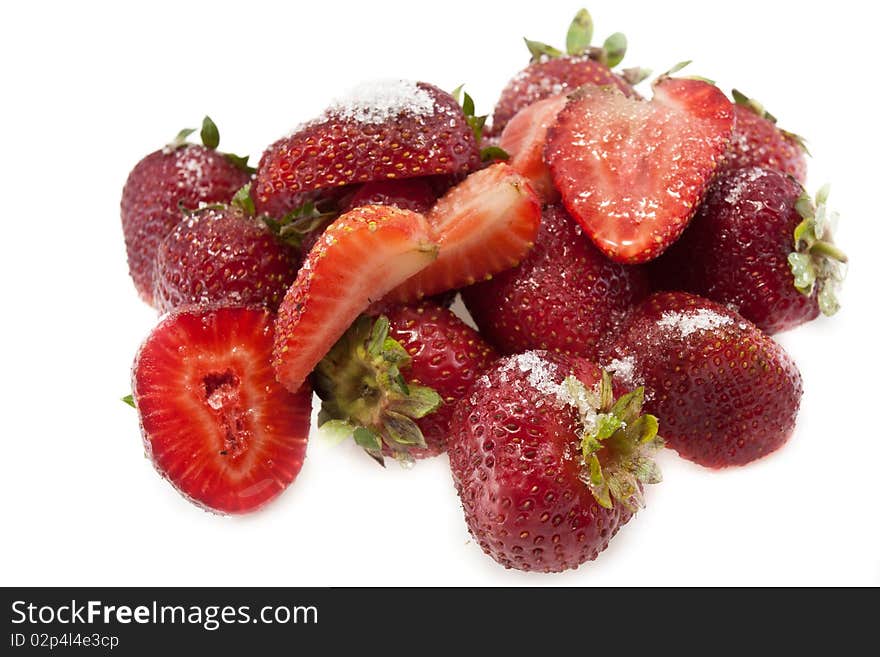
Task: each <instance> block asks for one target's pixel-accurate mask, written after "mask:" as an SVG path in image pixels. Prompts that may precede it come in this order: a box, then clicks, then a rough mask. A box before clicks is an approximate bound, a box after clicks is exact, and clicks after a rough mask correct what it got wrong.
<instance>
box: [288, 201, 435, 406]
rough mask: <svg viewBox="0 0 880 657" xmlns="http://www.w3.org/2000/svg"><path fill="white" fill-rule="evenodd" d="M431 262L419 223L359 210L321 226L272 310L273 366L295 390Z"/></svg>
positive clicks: (391, 212)
mask: <svg viewBox="0 0 880 657" xmlns="http://www.w3.org/2000/svg"><path fill="white" fill-rule="evenodd" d="M436 257H437V245H436V244H433V243H432V241H431V237H430V229H429V227H428V223H427V222H426V220H425V218H424V217H423V216H422V215H421V214H418V213H417V212H412V211H410V210H401V209H400V208H397V207H394V206H391V205H384V206H383V205H364V206H361V207H358V208H355V209H354V210H350V211H349V212H347V213H345V214H344V215H342V216H341V217H339V218H338V219H336V221H334V222H333V223H332V224H330V225H329V226H328V227H327V230H325V231H324V234H323V235H321V237H320V239H319V240H318V241H317V243H316V244H315V246H313V247H312V250H311V251H310V252H309V255H308V257H307V258H306V261H305V263H304V264H303V266H302V268H301V269H300V271H299V274H298V275H297V278H296V281H295V282H294V283H293V285H292V286H291V287H290V289H289V290H288V291H287V294H286V295H285V297H284V300H283V301H282V302H281V307H280V308H279V310H278V321H277V323H276V326H275V349H274V352H273V357H272V364H273V365H274V367H275V373H276V375H277V376H278V380H279V381H280V382H281V383H282V384H283V385H284V386H286V387H287V388H288V389H289V390H293V391H295V390H298V389H299V387H300V385H302V383H303V381H305V379H306V377H307V376H308V375H309V373H310V372H311V371H312V369H314V367H315V365H317V364H318V362H319V361H320V360H321V359H322V358H323V357H324V356H325V355H326V354H327V352H328V351H330V348H331V347H332V346H333V344H334V343H335V342H336V341H337V340H338V339H339V338H340V337H342V334H343V333H345V331H346V329H348V327H349V326H350V325H351V323H352V322H353V321H354V320H355V319H356V318H357V316H358V315H359V314H360V313H362V312H363V311H364V310H366V309H367V307H368V306H369V305H370V303H372V302H373V301H375V300H377V299H380V298H382V297H383V296H384V295H385V294H387V293H388V291H389V290H391V289H393V288H394V287H396V286H397V285H400V284H401V283H402V282H403V281H405V280H406V279H408V278H409V277H410V276H412V275H413V274H415V273H416V272H418V271H420V270H421V269H424V268H425V267H427V266H428V265H429V264H430V263H431V261H432V260H434V258H436Z"/></svg>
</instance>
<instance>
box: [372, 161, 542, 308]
mask: <svg viewBox="0 0 880 657" xmlns="http://www.w3.org/2000/svg"><path fill="white" fill-rule="evenodd" d="M540 221H541V204H540V202H539V201H538V197H537V196H536V195H535V192H534V191H532V188H531V185H529V183H528V181H527V180H526V179H525V178H523V176H521V175H520V174H518V173H517V172H516V171H514V170H513V169H512V168H511V167H510V166H509V165H507V164H505V163H503V162H499V163H496V164H493V165H491V166H489V167H487V168H486V169H482V170H480V171H477V172H475V173H472V174H471V175H469V176H468V177H467V178H465V180H464V181H463V182H462V183H460V184H458V185H456V186H455V187H453V188H452V189H451V190H449V192H447V193H446V194H445V195H444V196H443V197H442V198H441V199H440V200H438V201H437V203H436V204H435V205H434V207H433V208H432V209H431V211H430V212H429V213H428V223H429V224H430V225H431V230H432V231H433V232H434V234H435V235H436V236H437V243H438V244H439V245H440V253H439V255H438V257H437V260H435V261H434V262H433V263H431V264H430V265H429V266H428V267H426V268H424V269H423V270H422V271H420V272H419V273H418V274H416V275H415V276H413V277H412V278H410V279H409V280H407V281H406V282H404V283H402V284H401V285H400V286H398V287H397V288H396V289H394V291H392V292H391V293H390V294H389V296H388V300H390V301H397V302H400V303H407V302H410V301H414V300H417V299H421V298H422V297H424V296H430V295H432V294H437V293H439V292H445V291H446V290H454V289H457V288H460V287H463V286H465V285H470V284H472V283H474V282H475V281H478V280H482V279H484V278H487V277H489V276H492V275H493V274H496V273H498V272H499V271H503V270H504V269H509V268H510V267H513V266H514V265H516V264H517V263H519V261H520V260H521V259H522V257H523V256H524V255H525V254H526V253H527V252H528V250H529V249H530V248H531V247H532V244H533V242H534V240H535V236H536V235H537V233H538V227H539V225H540Z"/></svg>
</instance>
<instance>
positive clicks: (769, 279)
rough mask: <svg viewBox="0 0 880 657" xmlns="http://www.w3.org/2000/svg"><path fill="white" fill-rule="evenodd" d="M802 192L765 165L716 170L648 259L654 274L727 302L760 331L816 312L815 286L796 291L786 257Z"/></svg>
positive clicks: (669, 284)
mask: <svg viewBox="0 0 880 657" xmlns="http://www.w3.org/2000/svg"><path fill="white" fill-rule="evenodd" d="M803 192H804V190H803V188H802V187H801V186H800V184H798V182H797V181H796V180H794V179H793V178H791V177H789V176H787V175H785V174H783V173H780V172H778V171H772V170H769V169H759V168H754V167H753V168H748V169H739V170H734V171H725V172H724V173H721V174H719V176H718V178H717V179H716V180H715V182H714V183H713V184H712V187H711V189H710V191H709V194H708V195H707V197H706V199H705V201H704V202H703V204H702V205H701V206H700V210H699V212H698V213H697V216H696V217H694V220H693V222H691V225H690V227H689V228H688V229H687V230H686V231H685V232H684V235H682V237H681V239H680V240H679V241H678V242H677V243H676V244H674V245H673V246H672V248H671V249H669V251H667V252H666V253H665V254H664V255H663V256H662V257H661V258H659V259H658V260H656V261H655V262H654V263H652V267H653V272H654V273H655V275H656V276H655V277H656V279H657V280H658V281H660V282H661V284H662V285H663V287H665V288H667V289H679V290H684V291H687V292H692V293H694V294H699V295H702V296H704V297H708V298H709V299H713V300H714V301H717V302H719V303H723V304H731V305H733V307H735V308H736V309H737V310H738V311H739V313H740V314H741V315H742V316H743V317H745V318H746V319H748V320H750V321H752V322H754V323H755V324H756V325H757V326H758V327H759V328H760V329H762V330H763V331H765V332H767V333H771V334H772V333H777V332H779V331H784V330H787V329H790V328H793V327H795V326H798V325H799V324H803V323H804V322H808V321H811V320H813V319H815V318H816V317H818V316H819V304H818V302H817V299H816V297H817V292H815V291H814V292H813V294H811V295H805V294H802V293H801V292H799V291H798V290H797V289H796V288H795V286H794V277H793V275H792V272H791V267H790V266H789V263H788V256H789V254H790V253H791V252H792V251H794V249H795V244H794V238H793V234H794V229H795V227H796V226H797V225H798V224H800V223H801V221H802V217H801V216H800V214H798V211H797V209H796V207H795V206H796V204H797V202H798V199H799V198H800V196H801V195H802V194H803Z"/></svg>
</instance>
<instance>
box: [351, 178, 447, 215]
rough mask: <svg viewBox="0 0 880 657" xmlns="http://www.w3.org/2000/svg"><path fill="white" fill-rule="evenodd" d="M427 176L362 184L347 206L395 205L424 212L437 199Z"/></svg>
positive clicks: (403, 208)
mask: <svg viewBox="0 0 880 657" xmlns="http://www.w3.org/2000/svg"><path fill="white" fill-rule="evenodd" d="M435 184H436V183H434V184H432V182H430V179H428V178H406V179H404V180H380V181H378V182H372V183H367V184H365V185H363V186H362V187H361V188H360V189H359V190H358V191H357V193H355V195H354V196H353V197H352V199H351V202H350V204H349V208H356V207H358V206H361V205H396V206H397V207H399V208H401V209H402V210H412V211H413V212H421V213H422V214H424V213H426V212H427V211H428V210H430V209H431V206H432V205H434V201H436V200H437V194H436V193H435V191H434V186H435Z"/></svg>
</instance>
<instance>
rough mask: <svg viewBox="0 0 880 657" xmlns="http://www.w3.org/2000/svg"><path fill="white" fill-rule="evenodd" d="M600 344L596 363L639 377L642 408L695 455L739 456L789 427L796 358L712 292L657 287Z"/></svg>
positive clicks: (761, 449) (795, 403) (768, 446)
mask: <svg viewBox="0 0 880 657" xmlns="http://www.w3.org/2000/svg"><path fill="white" fill-rule="evenodd" d="M602 352H603V359H602V362H603V363H607V364H608V365H609V367H610V368H612V369H615V370H618V371H625V372H626V375H627V377H628V378H629V379H630V381H629V383H631V384H633V385H644V386H645V408H646V409H647V410H648V412H650V413H653V414H654V415H656V416H657V418H658V419H659V421H660V429H661V432H662V435H663V437H664V438H665V439H666V441H667V444H668V445H669V446H670V447H672V448H673V449H675V450H676V451H677V452H678V453H679V454H680V455H681V456H683V457H684V458H686V459H688V460H691V461H694V462H696V463H699V464H700V465H703V466H706V467H710V468H723V467H728V466H735V465H745V464H746V463H750V462H752V461H754V460H756V459H759V458H762V457H764V456H766V455H768V454H770V453H771V452H773V451H775V450H777V449H779V448H780V447H781V446H782V445H784V444H785V442H786V441H787V440H788V439H789V438H790V437H791V434H792V432H793V431H794V427H795V422H796V420H797V413H798V409H799V407H800V399H801V395H802V392H803V388H802V381H801V375H800V372H799V371H798V369H797V366H796V365H795V363H794V361H792V359H791V358H790V357H789V355H788V354H787V353H785V351H784V350H783V349H782V347H781V346H780V345H779V344H777V343H776V342H774V341H773V339H771V338H769V337H767V336H766V335H764V334H763V333H762V332H761V331H760V330H759V329H758V328H757V327H756V326H755V325H753V324H751V323H750V322H749V321H748V320H746V319H745V318H743V317H741V316H740V315H738V314H737V313H735V312H733V311H731V310H729V309H728V308H726V307H725V306H722V305H720V304H717V303H715V302H713V301H710V300H708V299H703V298H701V297H698V296H695V295H691V294H686V293H682V292H662V293H658V294H655V295H653V296H652V297H650V298H648V299H647V300H646V301H644V302H643V303H642V304H641V305H639V306H638V307H637V308H636V309H635V310H633V312H632V313H631V314H630V315H629V317H628V318H627V320H626V322H625V323H624V325H623V326H622V328H621V330H620V331H619V332H618V334H617V335H616V336H614V337H612V338H610V339H609V341H608V342H607V344H606V345H603V348H602Z"/></svg>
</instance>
